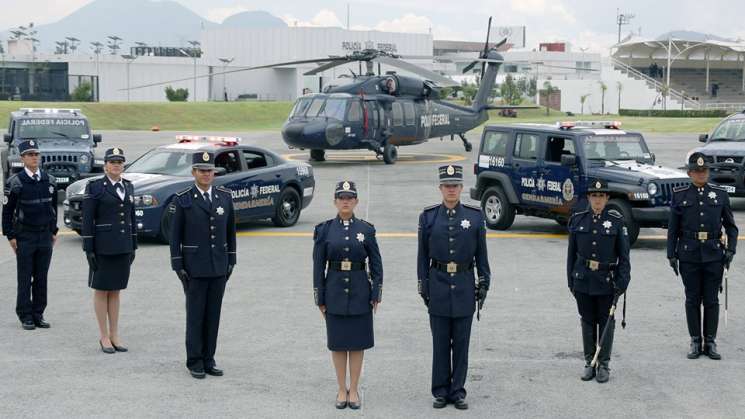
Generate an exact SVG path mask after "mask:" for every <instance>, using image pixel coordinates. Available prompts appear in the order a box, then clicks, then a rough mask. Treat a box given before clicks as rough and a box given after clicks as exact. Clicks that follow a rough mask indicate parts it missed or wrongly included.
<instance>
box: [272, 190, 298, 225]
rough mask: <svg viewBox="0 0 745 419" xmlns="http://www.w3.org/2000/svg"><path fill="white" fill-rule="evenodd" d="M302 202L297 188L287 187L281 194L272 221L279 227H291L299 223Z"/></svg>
mask: <svg viewBox="0 0 745 419" xmlns="http://www.w3.org/2000/svg"><path fill="white" fill-rule="evenodd" d="M301 207H302V203H301V201H300V194H299V193H298V192H297V191H296V190H295V188H292V187H287V188H284V189H283V190H282V192H281V193H280V194H279V201H277V205H276V207H275V209H274V217H272V222H273V223H274V225H275V226H277V227H289V226H292V225H295V223H297V220H298V218H300V209H301Z"/></svg>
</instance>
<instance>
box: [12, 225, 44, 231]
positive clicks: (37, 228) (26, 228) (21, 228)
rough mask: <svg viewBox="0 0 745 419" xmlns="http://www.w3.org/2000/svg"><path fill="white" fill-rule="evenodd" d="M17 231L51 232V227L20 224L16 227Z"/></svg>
mask: <svg viewBox="0 0 745 419" xmlns="http://www.w3.org/2000/svg"><path fill="white" fill-rule="evenodd" d="M16 230H18V231H35V232H39V231H47V230H49V226H48V225H40V226H35V225H31V224H18V225H17V226H16Z"/></svg>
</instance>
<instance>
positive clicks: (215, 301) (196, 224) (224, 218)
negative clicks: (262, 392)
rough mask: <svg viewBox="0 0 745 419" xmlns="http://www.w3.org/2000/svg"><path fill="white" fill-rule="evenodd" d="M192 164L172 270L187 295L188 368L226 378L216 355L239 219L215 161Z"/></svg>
mask: <svg viewBox="0 0 745 419" xmlns="http://www.w3.org/2000/svg"><path fill="white" fill-rule="evenodd" d="M192 162H193V164H192V175H193V176H194V180H195V184H194V185H193V186H192V187H190V188H189V189H186V190H184V191H182V192H179V193H178V194H177V196H176V197H175V199H174V202H173V203H172V205H171V206H170V207H169V211H172V213H173V227H172V230H171V268H173V270H174V271H176V274H177V275H178V277H179V279H180V280H181V283H182V285H183V287H184V292H185V294H186V357H187V360H186V367H187V368H188V369H189V372H190V373H191V375H192V377H194V378H204V377H205V374H209V375H212V376H222V375H223V371H222V370H220V369H218V368H217V367H216V366H215V350H216V349H217V332H218V328H219V325H220V309H221V306H222V297H223V294H224V292H225V284H226V282H227V280H228V279H229V278H230V275H231V274H232V272H233V267H234V266H235V262H236V255H235V249H236V239H235V215H234V212H233V199H232V196H231V193H230V190H229V189H225V188H223V187H213V186H212V183H213V181H214V179H215V156H214V155H213V154H212V153H208V152H203V153H195V154H194V155H193V160H192Z"/></svg>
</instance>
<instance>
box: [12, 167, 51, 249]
mask: <svg viewBox="0 0 745 419" xmlns="http://www.w3.org/2000/svg"><path fill="white" fill-rule="evenodd" d="M40 173H41V175H40V178H39V181H35V180H34V179H32V178H31V177H29V176H28V174H26V171H25V170H22V171H20V172H18V173H17V174H15V175H13V176H11V177H10V178H9V179H8V183H7V184H6V185H5V194H4V196H3V234H4V235H5V236H7V237H8V240H12V239H15V238H16V235H17V234H18V233H19V230H20V231H22V230H23V227H24V226H28V227H29V228H30V229H34V230H36V231H38V229H40V228H46V229H47V230H48V231H50V232H51V233H52V234H57V230H58V229H57V181H56V180H55V178H54V176H49V175H48V174H46V172H44V171H41V172H40Z"/></svg>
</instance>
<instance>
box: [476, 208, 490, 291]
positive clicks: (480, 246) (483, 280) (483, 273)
mask: <svg viewBox="0 0 745 419" xmlns="http://www.w3.org/2000/svg"><path fill="white" fill-rule="evenodd" d="M478 234H479V237H478V241H477V242H476V269H477V271H478V274H479V286H480V287H486V289H489V284H490V283H491V270H490V269H489V256H488V254H487V250H486V221H485V220H484V218H483V217H479V233H478Z"/></svg>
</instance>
